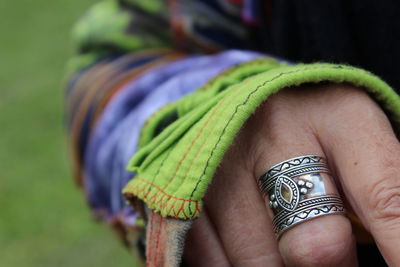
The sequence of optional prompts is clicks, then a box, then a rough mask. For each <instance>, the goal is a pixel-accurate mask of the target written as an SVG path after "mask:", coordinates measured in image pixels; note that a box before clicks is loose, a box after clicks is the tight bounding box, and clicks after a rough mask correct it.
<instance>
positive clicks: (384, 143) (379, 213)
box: [319, 93, 400, 265]
mask: <svg viewBox="0 0 400 267" xmlns="http://www.w3.org/2000/svg"><path fill="white" fill-rule="evenodd" d="M349 114H351V116H349ZM329 120H330V121H331V123H330V125H325V126H324V127H322V128H321V130H320V134H319V135H320V136H321V138H320V139H321V142H322V144H323V146H324V147H326V150H329V151H330V152H331V158H333V159H334V162H333V163H334V165H335V166H336V169H337V173H338V177H339V179H340V181H341V184H342V186H343V190H344V192H345V193H346V196H347V198H348V200H349V202H350V204H351V205H352V207H353V208H354V210H355V212H356V213H357V214H358V215H359V217H360V219H361V220H362V222H363V223H364V225H365V226H366V227H367V228H368V229H369V231H371V233H372V235H373V236H374V238H375V240H376V242H377V245H378V247H379V248H380V250H381V253H382V254H383V256H384V258H385V260H386V261H387V263H389V265H396V264H397V265H398V264H400V253H399V247H400V177H399V173H400V146H399V142H398V140H397V139H396V136H395V134H394V133H393V130H392V128H391V125H390V123H389V121H388V119H387V118H386V116H385V115H384V114H383V112H382V111H381V109H380V108H379V107H378V106H377V105H376V104H375V103H374V102H373V101H372V100H371V99H370V98H369V97H368V96H367V95H365V94H357V93H355V94H354V95H353V96H352V97H351V103H345V102H344V103H342V107H341V109H340V110H339V109H338V110H337V111H335V112H332V114H331V118H329ZM333 125H337V126H338V125H340V127H332V126H333Z"/></svg>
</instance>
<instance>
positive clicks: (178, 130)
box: [123, 58, 400, 219]
mask: <svg viewBox="0 0 400 267" xmlns="http://www.w3.org/2000/svg"><path fill="white" fill-rule="evenodd" d="M325 81H329V82H335V83H343V82H347V83H351V84H354V85H356V86H359V87H362V88H365V90H366V91H367V92H368V93H370V95H371V96H373V97H374V98H375V99H376V101H378V102H379V103H380V104H381V105H382V107H383V108H384V109H385V111H386V113H387V114H388V115H389V117H390V119H391V120H392V122H393V123H394V124H398V123H399V122H400V98H399V96H398V95H397V94H396V93H395V92H394V91H393V90H392V89H391V88H390V87H389V86H388V85H387V84H386V83H385V82H384V81H382V80H381V79H379V78H378V77H376V76H374V75H373V74H371V73H369V72H367V71H364V70H362V69H357V68H354V67H351V66H346V65H334V64H324V63H316V64H299V65H292V66H288V65H286V64H283V63H278V62H277V61H275V60H273V59H270V58H263V59H258V60H254V61H251V62H247V63H244V64H241V65H239V66H236V67H233V68H231V69H230V70H228V71H226V72H224V73H222V74H220V75H219V76H218V77H216V78H215V79H213V80H211V81H210V82H209V83H208V84H206V85H205V86H204V87H202V88H200V89H199V90H198V91H196V92H195V93H193V94H191V95H189V96H187V97H184V98H182V99H181V100H179V101H177V102H176V103H173V104H171V105H168V106H166V107H164V108H163V109H161V110H160V111H159V112H158V113H156V114H155V115H154V116H153V117H152V118H151V119H150V120H149V121H148V122H147V124H146V125H145V127H144V129H143V133H142V137H141V140H140V149H139V151H138V153H137V154H136V155H135V156H134V157H133V158H132V160H131V161H130V163H129V166H128V169H129V170H131V171H135V172H137V176H136V177H135V179H133V180H131V181H130V182H129V183H128V185H127V186H126V187H125V188H124V190H123V193H124V194H125V196H126V197H127V198H128V199H131V198H139V199H142V200H143V201H144V202H146V203H147V205H148V206H149V207H150V208H151V209H153V210H155V211H158V212H160V213H161V215H162V216H171V217H175V218H180V219H192V218H195V217H197V216H199V213H200V210H201V206H202V198H203V196H204V194H205V192H206V190H207V186H208V185H209V184H210V182H211V180H212V177H213V175H214V173H215V170H216V168H217V166H218V164H219V163H220V162H221V160H222V157H223V156H224V153H225V152H226V150H227V149H228V147H229V145H230V144H231V143H232V141H233V139H234V137H235V136H236V134H237V133H238V131H239V129H240V128H241V127H242V125H243V124H244V123H245V121H246V120H247V119H248V118H249V116H250V115H251V114H252V113H254V111H255V110H256V109H257V107H258V106H259V105H260V104H261V103H263V102H264V101H265V100H266V99H267V98H268V96H270V95H271V94H273V93H276V92H278V91H279V90H281V89H283V88H285V87H288V86H296V85H300V84H303V83H318V82H325ZM299 90H300V89H299ZM165 124H166V125H165ZM160 125H164V126H163V127H164V128H162V129H160V127H158V126H160Z"/></svg>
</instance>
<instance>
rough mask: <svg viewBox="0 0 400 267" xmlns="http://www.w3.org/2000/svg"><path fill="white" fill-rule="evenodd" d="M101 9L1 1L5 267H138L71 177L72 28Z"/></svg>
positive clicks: (0, 189) (0, 249) (64, 0)
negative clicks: (67, 80)
mask: <svg viewBox="0 0 400 267" xmlns="http://www.w3.org/2000/svg"><path fill="white" fill-rule="evenodd" d="M94 2H95V1H93V0H91V1H90V0H79V1H70V0H58V1H48V0H47V1H46V0H35V1H28V0H21V1H11V0H5V1H1V2H0V20H1V23H0V33H1V39H0V41H1V42H0V48H1V49H0V92H1V97H0V266H7V267H8V266H10V267H14V266H17V267H25V266H29V267H35V266H40V267H45V266H58V267H63V266H74V267H78V266H85V267H87V266H97V267H100V266H113V267H117V266H134V265H135V263H134V261H133V260H132V257H131V255H130V253H129V252H128V251H127V250H125V249H124V248H123V247H122V245H121V244H120V243H119V241H118V240H117V239H116V238H115V236H114V235H113V233H112V232H111V231H110V230H109V229H108V228H107V226H105V225H104V224H97V223H95V222H93V221H92V220H91V218H90V212H89V211H88V208H87V207H86V205H85V202H84V198H83V195H82V194H81V193H80V192H79V191H78V190H77V189H76V188H75V186H74V184H73V180H72V177H71V173H70V171H69V163H68V157H67V151H66V142H65V136H64V128H63V127H64V126H63V90H62V80H63V78H64V76H63V75H64V70H65V69H64V67H65V63H66V61H67V59H68V58H69V57H70V56H71V54H72V49H71V47H72V45H71V44H70V39H69V33H70V30H71V26H72V25H73V23H74V21H76V20H77V18H78V17H79V16H80V15H81V14H82V13H83V12H84V11H85V10H86V9H87V7H88V6H90V5H91V4H93V3H94Z"/></svg>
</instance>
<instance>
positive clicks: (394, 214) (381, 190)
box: [368, 175, 400, 221]
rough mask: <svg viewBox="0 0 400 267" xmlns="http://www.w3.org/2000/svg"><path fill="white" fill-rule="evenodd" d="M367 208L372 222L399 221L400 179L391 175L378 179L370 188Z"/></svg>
mask: <svg viewBox="0 0 400 267" xmlns="http://www.w3.org/2000/svg"><path fill="white" fill-rule="evenodd" d="M368 206H369V210H370V214H371V215H372V218H373V219H374V220H379V221H382V220H383V221H391V220H393V219H396V220H399V219H400V178H399V177H397V176H395V175H393V176H388V177H385V178H382V179H378V181H377V182H375V183H374V184H373V186H372V190H371V193H370V197H369V205H368Z"/></svg>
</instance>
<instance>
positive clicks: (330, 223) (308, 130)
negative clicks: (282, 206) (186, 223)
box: [184, 84, 400, 267]
mask: <svg viewBox="0 0 400 267" xmlns="http://www.w3.org/2000/svg"><path fill="white" fill-rule="evenodd" d="M306 154H314V155H320V156H325V157H326V158H327V159H328V162H329V165H330V168H331V170H332V173H333V176H334V180H335V183H336V187H337V188H338V192H341V196H342V199H343V200H344V202H345V203H346V204H347V207H346V208H347V209H348V210H353V211H354V212H355V214H357V215H358V216H359V218H360V219H361V221H362V223H363V224H364V226H365V228H366V229H367V230H368V231H370V232H371V234H372V235H373V237H374V239H375V240H376V243H377V245H378V247H379V249H380V251H381V253H382V254H383V256H384V258H385V260H386V261H387V263H388V264H390V265H393V266H400V177H399V176H400V146H399V142H398V140H397V138H396V136H395V134H394V132H393V129H392V127H391V125H390V122H389V120H388V119H387V117H386V116H385V114H384V113H383V111H382V110H381V108H380V107H379V106H378V105H377V104H376V103H375V102H374V101H373V100H371V99H370V97H369V96H368V95H367V94H366V93H365V92H363V91H362V90H360V89H357V88H354V87H352V86H349V85H343V84H337V85H333V84H332V85H309V86H302V87H301V88H286V89H285V90H282V91H281V92H279V93H278V94H276V95H274V96H272V97H270V98H269V99H268V100H267V101H266V102H265V103H264V105H263V106H261V107H260V108H259V109H258V110H257V112H256V113H255V114H254V115H253V116H252V117H251V118H250V119H249V120H248V122H247V123H246V125H245V126H244V127H243V129H242V130H241V132H240V134H239V135H238V136H237V138H236V139H235V142H234V144H233V145H232V146H231V148H230V150H229V151H228V152H227V153H226V155H225V157H224V160H223V162H222V164H221V166H220V167H219V169H218V171H217V173H216V175H215V177H214V179H213V183H212V185H211V186H210V187H209V190H208V192H207V195H206V197H205V205H204V209H203V211H202V214H201V216H200V218H199V219H198V220H197V221H195V222H194V225H193V228H192V229H191V230H190V232H189V235H188V241H187V246H186V248H185V253H184V260H185V261H186V262H187V263H188V264H189V266H213V267H214V266H215V267H216V266H231V265H233V266H252V267H255V266H281V265H287V266H355V265H356V261H357V259H356V251H355V240H354V237H353V235H352V228H351V224H350V221H349V219H348V218H347V217H345V216H342V215H329V216H322V217H318V218H315V219H313V220H309V221H306V222H304V223H302V224H299V225H296V226H294V227H293V228H291V229H290V230H288V231H287V232H285V233H284V234H283V236H282V238H280V240H279V241H277V240H276V238H275V236H274V233H273V230H272V223H271V222H272V218H273V214H272V212H271V210H270V208H269V207H268V206H267V205H266V203H267V202H266V201H265V199H263V197H262V195H261V193H260V190H259V188H258V185H257V179H258V177H259V176H260V175H261V174H263V173H264V172H265V171H266V170H267V168H269V167H270V166H272V165H273V164H275V163H278V162H281V161H283V160H286V159H289V158H292V157H296V156H299V155H306Z"/></svg>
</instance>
